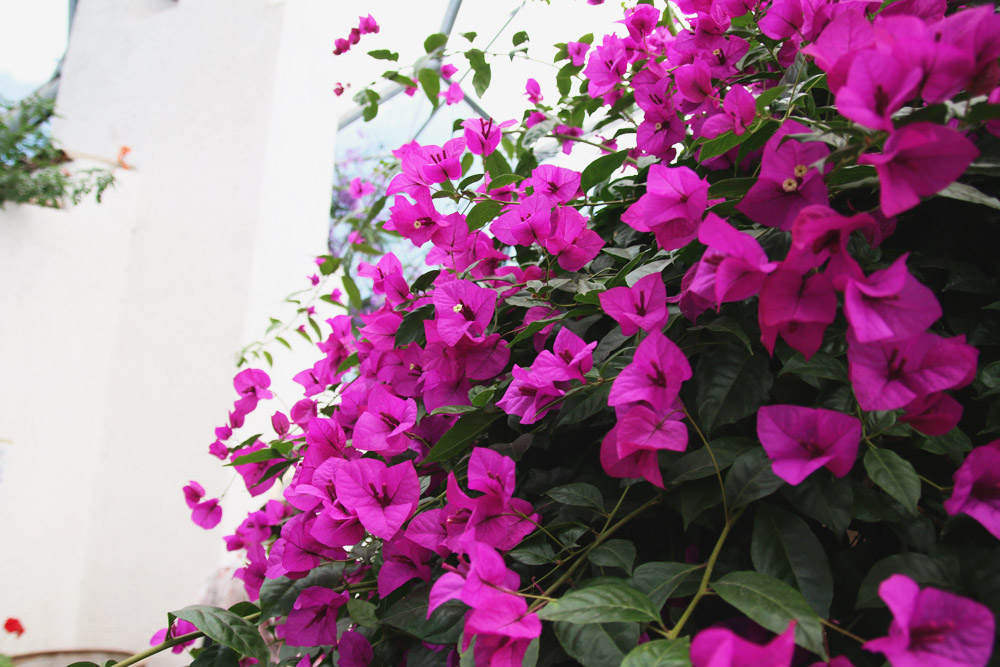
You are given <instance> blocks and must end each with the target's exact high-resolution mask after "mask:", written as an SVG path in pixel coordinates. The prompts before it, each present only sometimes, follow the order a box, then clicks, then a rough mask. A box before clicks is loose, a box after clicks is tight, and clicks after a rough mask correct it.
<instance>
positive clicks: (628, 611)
mask: <svg viewBox="0 0 1000 667" xmlns="http://www.w3.org/2000/svg"><path fill="white" fill-rule="evenodd" d="M538 617H539V618H540V619H542V620H544V621H564V622H566V623H584V624H586V623H597V622H599V621H600V622H603V623H618V622H628V621H640V622H652V623H655V622H657V621H659V620H660V614H659V612H658V611H657V609H656V607H654V606H653V603H652V602H650V600H649V598H648V597H646V596H645V595H644V594H643V593H640V592H639V591H637V590H635V589H634V588H632V587H630V586H626V585H625V583H624V582H622V583H616V584H598V585H596V586H588V587H587V588H579V589H577V590H575V591H570V592H569V593H567V594H566V595H564V596H562V597H561V598H559V599H558V600H554V601H552V602H550V603H548V604H547V605H545V606H544V607H542V608H541V609H539V610H538Z"/></svg>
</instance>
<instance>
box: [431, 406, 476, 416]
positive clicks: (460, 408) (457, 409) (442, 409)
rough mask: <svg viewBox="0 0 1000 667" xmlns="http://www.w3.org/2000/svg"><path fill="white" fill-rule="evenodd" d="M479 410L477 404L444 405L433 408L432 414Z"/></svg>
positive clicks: (460, 413) (461, 413)
mask: <svg viewBox="0 0 1000 667" xmlns="http://www.w3.org/2000/svg"><path fill="white" fill-rule="evenodd" d="M478 410H479V408H478V407H476V406H475V405H442V406H441V407H440V408H434V409H433V410H431V412H430V414H432V415H464V414H468V413H470V412H477V411H478Z"/></svg>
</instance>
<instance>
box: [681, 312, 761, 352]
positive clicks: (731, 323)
mask: <svg viewBox="0 0 1000 667" xmlns="http://www.w3.org/2000/svg"><path fill="white" fill-rule="evenodd" d="M698 329H707V330H708V331H716V332H718V333H727V334H731V335H733V336H735V337H736V338H738V339H739V340H740V342H741V343H743V346H744V347H745V348H746V349H747V354H753V344H752V343H751V342H750V337H749V336H747V332H746V331H745V330H744V329H743V325H742V324H740V322H739V321H737V320H734V319H733V318H731V317H726V316H725V315H723V316H721V317H716V318H715V319H713V320H712V321H710V322H706V323H705V324H703V325H701V326H697V327H690V328H689V329H688V331H696V330H698Z"/></svg>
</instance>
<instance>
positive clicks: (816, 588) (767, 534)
mask: <svg viewBox="0 0 1000 667" xmlns="http://www.w3.org/2000/svg"><path fill="white" fill-rule="evenodd" d="M750 558H751V559H752V560H753V566H754V569H756V570H757V571H758V572H760V573H761V574H766V575H768V576H771V577H774V578H775V579H780V580H782V581H784V582H785V583H786V584H789V585H790V586H792V587H793V588H796V589H798V590H799V591H800V592H801V593H802V597H804V598H805V600H806V602H808V603H809V606H810V607H812V608H813V611H815V612H816V615H817V616H819V617H821V618H826V617H827V616H829V615H830V603H831V602H832V601H833V576H832V575H831V574H830V563H829V561H828V560H827V558H826V551H825V550H824V549H823V545H822V544H820V542H819V540H818V539H816V536H815V535H813V532H812V531H811V530H809V525H808V524H807V523H806V522H805V521H803V520H802V519H800V518H799V517H797V516H795V515H794V514H791V513H789V512H786V511H785V510H783V509H781V508H778V507H775V506H774V505H771V504H769V503H761V504H760V505H758V506H757V515H756V517H755V519H754V524H753V538H752V541H751V543H750Z"/></svg>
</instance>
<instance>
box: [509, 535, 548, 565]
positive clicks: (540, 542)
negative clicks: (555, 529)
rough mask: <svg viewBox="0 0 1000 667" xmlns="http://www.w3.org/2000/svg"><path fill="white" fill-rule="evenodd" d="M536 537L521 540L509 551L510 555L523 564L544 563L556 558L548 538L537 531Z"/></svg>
mask: <svg viewBox="0 0 1000 667" xmlns="http://www.w3.org/2000/svg"><path fill="white" fill-rule="evenodd" d="M539 535H540V537H538V538H534V537H531V538H528V539H526V540H524V541H522V542H521V543H520V544H519V545H517V547H516V548H514V549H512V550H511V551H510V552H508V553H509V555H510V557H511V558H513V559H514V560H516V561H517V562H519V563H524V564H525V565H544V564H545V563H551V562H552V561H554V560H555V559H556V552H555V550H554V549H553V548H552V545H551V544H549V540H548V538H547V537H545V536H544V535H541V534H540V533H539Z"/></svg>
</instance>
